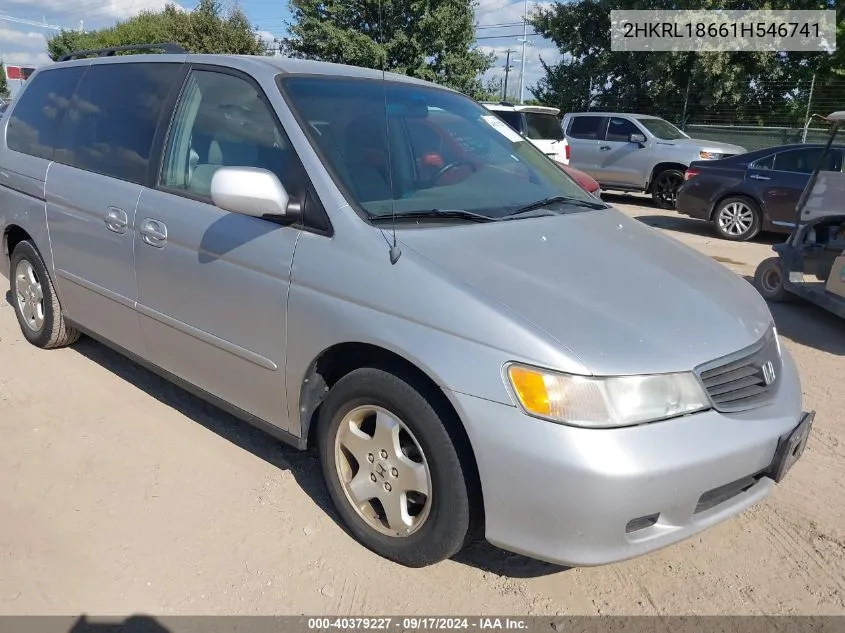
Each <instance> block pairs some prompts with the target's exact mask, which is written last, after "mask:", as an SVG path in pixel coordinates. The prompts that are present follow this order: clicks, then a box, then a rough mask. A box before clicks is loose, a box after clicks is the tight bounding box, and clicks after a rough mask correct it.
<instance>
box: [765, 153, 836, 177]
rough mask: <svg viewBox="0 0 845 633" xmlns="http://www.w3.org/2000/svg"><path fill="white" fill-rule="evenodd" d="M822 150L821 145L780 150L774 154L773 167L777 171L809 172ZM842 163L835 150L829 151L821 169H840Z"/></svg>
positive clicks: (819, 158) (814, 165)
mask: <svg viewBox="0 0 845 633" xmlns="http://www.w3.org/2000/svg"><path fill="white" fill-rule="evenodd" d="M823 152H824V150H823V149H822V148H821V147H808V148H806V149H793V150H788V151H785V152H781V153H780V154H777V155H776V156H775V167H774V168H775V169H777V170H779V171H793V172H799V173H802V174H810V173H812V172H813V170H814V169H815V168H816V166H817V165H818V164H819V161H820V160H821V157H822V153H823ZM841 169H842V163H841V160H840V156H839V155H838V153H837V152H835V151H834V152H830V153H829V154H828V156H827V158H826V159H825V162H824V165H823V166H822V170H824V171H840V170H841Z"/></svg>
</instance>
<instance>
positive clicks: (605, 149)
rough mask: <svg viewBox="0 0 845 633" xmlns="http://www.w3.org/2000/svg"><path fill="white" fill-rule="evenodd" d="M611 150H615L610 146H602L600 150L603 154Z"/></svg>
mask: <svg viewBox="0 0 845 633" xmlns="http://www.w3.org/2000/svg"><path fill="white" fill-rule="evenodd" d="M610 149H613V148H612V147H610V145H602V146H600V147H599V150H600V151H602V152H606V151H608V150H610Z"/></svg>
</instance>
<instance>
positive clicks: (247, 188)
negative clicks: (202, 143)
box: [211, 167, 290, 218]
mask: <svg viewBox="0 0 845 633" xmlns="http://www.w3.org/2000/svg"><path fill="white" fill-rule="evenodd" d="M211 200H212V201H213V202H214V204H215V205H216V206H218V207H220V208H221V209H223V210H224V211H230V212H232V213H240V214H242V215H250V216H252V217H254V218H261V217H264V216H267V215H270V216H281V215H285V214H286V213H287V212H288V204H289V202H290V198H289V197H288V192H287V191H285V188H284V186H283V185H282V183H281V182H279V179H278V178H277V177H276V174H274V173H273V172H270V171H267V170H266V169H260V168H258V167H221V168H220V169H218V170H217V171H216V172H214V176H212V178H211Z"/></svg>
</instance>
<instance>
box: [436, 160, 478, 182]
mask: <svg viewBox="0 0 845 633" xmlns="http://www.w3.org/2000/svg"><path fill="white" fill-rule="evenodd" d="M461 165H466V166H467V167H470V168H472V172H473V173H475V172H477V171H478V168H477V167H476V166H475V163H472V162H470V161H468V160H456V161H454V162H451V163H449V164H448V165H444V166H443V167H441V168H440V169H439V170H438V172H437V173H436V174H434V176H433V177H432V178H431V183H432V184H434V183H435V182H437V181H438V180H440V179H441V178H442V177H443V176H444V175H445V174H446V173H447V172H449V171H451V170H452V169H455V168H456V167H460V166H461Z"/></svg>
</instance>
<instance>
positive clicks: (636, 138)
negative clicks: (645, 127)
mask: <svg viewBox="0 0 845 633" xmlns="http://www.w3.org/2000/svg"><path fill="white" fill-rule="evenodd" d="M630 140H631V142H632V143H639V144H640V145H643V144H645V142H646V138H645V134H631V138H630Z"/></svg>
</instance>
